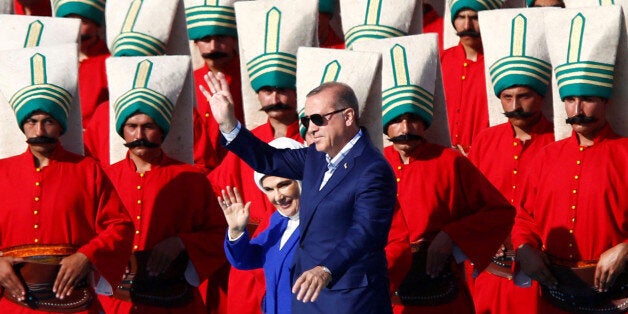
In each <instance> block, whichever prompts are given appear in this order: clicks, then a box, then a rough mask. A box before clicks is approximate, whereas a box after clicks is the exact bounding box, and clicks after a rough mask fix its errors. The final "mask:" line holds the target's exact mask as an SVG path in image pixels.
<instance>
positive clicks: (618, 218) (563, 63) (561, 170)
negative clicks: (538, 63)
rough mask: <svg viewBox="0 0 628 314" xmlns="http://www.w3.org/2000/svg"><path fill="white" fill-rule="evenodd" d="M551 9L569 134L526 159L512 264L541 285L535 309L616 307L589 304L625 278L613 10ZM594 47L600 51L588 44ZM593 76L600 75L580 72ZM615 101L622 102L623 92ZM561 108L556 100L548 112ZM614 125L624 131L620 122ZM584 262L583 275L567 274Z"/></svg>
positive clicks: (549, 29)
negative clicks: (578, 278) (613, 114)
mask: <svg viewBox="0 0 628 314" xmlns="http://www.w3.org/2000/svg"><path fill="white" fill-rule="evenodd" d="M555 12H556V13H553V14H552V15H551V20H546V25H545V26H546V27H545V31H546V34H547V39H548V41H547V42H548V45H549V49H550V56H551V59H552V64H553V65H554V71H555V73H556V80H557V82H559V83H558V87H559V93H560V97H561V99H562V100H563V101H564V110H565V112H566V114H567V117H568V118H567V120H566V123H567V124H570V125H571V129H572V134H571V136H569V137H567V138H565V139H562V140H560V141H557V142H555V143H553V144H550V145H548V146H546V147H545V148H544V149H542V150H541V151H540V152H539V153H538V154H537V156H535V158H534V159H533V160H532V162H531V163H530V168H529V170H528V174H527V175H526V178H525V179H524V184H523V186H522V189H523V190H522V194H521V195H522V197H521V200H520V202H519V206H520V208H518V211H517V217H516V219H515V226H514V227H513V231H512V243H513V246H514V247H515V248H516V249H517V251H516V260H517V262H518V265H517V266H518V267H520V269H521V270H522V271H523V273H525V274H527V275H529V276H530V277H531V278H532V279H534V280H536V281H538V283H539V286H541V287H542V289H541V290H542V294H543V298H541V299H540V301H539V304H538V309H537V311H538V313H565V311H564V310H570V311H572V312H573V311H583V310H587V311H591V312H593V310H598V311H600V312H601V311H611V310H612V311H617V312H619V311H621V312H624V311H625V310H626V308H625V305H624V304H622V305H621V306H620V307H619V308H616V307H615V306H612V305H610V304H608V303H609V302H599V303H598V302H591V303H589V302H588V301H589V300H590V298H592V297H595V298H600V299H602V300H605V301H608V299H609V296H608V295H607V294H604V293H605V292H609V291H610V292H613V291H614V290H619V289H621V291H623V289H624V287H625V285H626V282H621V281H619V280H616V279H617V278H618V277H619V276H620V275H622V274H624V272H625V263H626V258H627V257H628V243H627V235H628V229H627V227H626V226H627V225H628V221H627V220H626V212H627V210H628V194H627V193H625V191H626V177H627V176H628V166H627V164H626V162H625V161H626V156H627V155H628V139H627V138H625V137H622V136H620V135H618V134H617V133H615V131H614V130H613V127H611V125H610V124H609V123H608V122H607V118H606V113H607V112H608V110H609V106H610V104H609V97H610V96H611V91H612V88H613V75H614V72H613V71H614V62H615V60H616V49H617V43H618V38H619V30H620V27H619V25H620V23H621V19H620V18H619V17H620V15H621V11H620V8H618V7H612V6H609V7H595V8H580V9H577V10H576V9H566V10H555ZM607 26H608V27H607ZM600 45H602V46H603V47H605V48H606V49H604V50H599V49H595V48H594V47H600ZM565 48H567V50H568V51H565ZM576 56H577V58H576ZM591 65H594V67H591ZM574 69H577V71H576V72H574V71H573V70H574ZM593 76H595V77H599V78H600V80H599V81H594V80H591V79H588V78H590V77H593ZM614 105H619V106H624V105H625V100H623V102H617V103H615V104H614ZM559 110H562V109H559V108H557V107H555V108H554V115H555V116H556V115H557V113H558V112H559ZM555 124H556V122H555ZM563 125H564V124H561V125H560V126H563ZM616 127H619V128H624V130H623V131H625V125H618V126H616ZM557 129H558V127H557ZM557 131H558V130H557ZM556 134H557V136H558V134H561V133H560V132H557V133H556ZM587 266H588V268H587ZM587 269H589V270H590V273H589V274H590V279H591V282H588V280H586V279H583V280H585V281H584V282H573V281H568V280H566V279H565V274H572V273H574V272H575V273H580V274H582V273H586V272H587ZM624 275H625V274H624ZM584 278H586V277H584ZM515 279H517V277H516V278H515ZM577 284H582V285H584V286H585V287H587V289H586V290H587V292H588V293H587V294H588V295H587V294H580V293H577V292H576V293H577V294H578V296H574V294H575V293H574V290H573V289H574V286H573V285H577ZM590 287H594V288H595V290H592V289H590ZM596 291H597V292H596ZM598 292H599V293H598ZM592 294H596V295H593V296H592ZM611 297H612V296H611Z"/></svg>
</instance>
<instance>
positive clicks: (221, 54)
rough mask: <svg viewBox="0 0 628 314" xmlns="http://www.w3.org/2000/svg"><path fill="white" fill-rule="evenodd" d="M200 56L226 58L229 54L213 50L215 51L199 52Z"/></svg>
mask: <svg viewBox="0 0 628 314" xmlns="http://www.w3.org/2000/svg"><path fill="white" fill-rule="evenodd" d="M201 56H202V57H203V59H212V60H216V59H220V58H226V57H228V56H229V55H228V54H227V53H225V52H221V51H215V52H207V53H203V54H201Z"/></svg>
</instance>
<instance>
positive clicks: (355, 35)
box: [345, 25, 407, 49]
mask: <svg viewBox="0 0 628 314" xmlns="http://www.w3.org/2000/svg"><path fill="white" fill-rule="evenodd" d="M406 35H407V34H406V32H403V31H400V30H398V29H396V28H394V27H390V26H386V25H358V26H355V27H352V28H351V29H349V31H348V32H347V33H346V34H345V43H346V45H347V49H351V45H353V43H355V42H357V41H359V40H363V39H384V38H392V37H401V36H406Z"/></svg>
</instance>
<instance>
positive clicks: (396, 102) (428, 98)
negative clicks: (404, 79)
mask: <svg viewBox="0 0 628 314" xmlns="http://www.w3.org/2000/svg"><path fill="white" fill-rule="evenodd" d="M382 104H383V105H382V124H383V126H384V131H386V127H387V126H388V124H389V123H390V122H391V121H392V120H394V119H395V118H397V117H398V116H400V115H403V114H406V113H411V114H416V115H418V116H419V117H420V118H421V120H423V122H424V123H425V127H426V128H428V127H429V126H430V125H431V124H432V120H433V118H434V95H432V94H431V93H430V92H428V91H426V90H425V89H423V88H422V87H420V86H417V85H405V86H395V87H392V88H389V89H387V90H385V91H384V92H383V93H382Z"/></svg>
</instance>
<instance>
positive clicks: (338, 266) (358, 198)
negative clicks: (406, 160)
mask: <svg viewBox="0 0 628 314" xmlns="http://www.w3.org/2000/svg"><path fill="white" fill-rule="evenodd" d="M354 149H355V147H354ZM361 166H364V165H358V164H356V165H355V167H361ZM360 174H361V175H360V176H359V177H358V178H355V181H353V182H352V184H353V183H354V184H355V191H356V192H355V200H354V204H353V219H352V220H351V222H350V226H349V228H348V229H347V232H346V235H345V237H344V239H342V240H341V241H340V242H339V243H338V244H337V245H336V246H335V248H334V249H333V250H332V251H331V252H330V253H329V254H328V255H327V256H326V257H325V258H324V259H323V260H322V262H321V265H324V266H326V267H328V268H329V270H330V271H331V273H332V277H333V280H332V282H331V283H330V287H331V286H333V285H334V284H335V283H336V282H337V280H339V279H340V278H341V277H342V276H343V275H344V274H345V272H346V271H347V269H349V268H350V267H352V266H353V265H355V264H356V263H357V262H358V261H360V260H361V259H364V258H365V257H368V256H373V255H374V254H379V252H381V254H382V258H383V259H385V255H384V254H383V253H384V252H383V251H384V247H385V246H386V241H387V239H388V232H389V231H390V224H391V222H392V216H393V211H394V206H395V200H396V192H397V186H396V182H395V180H394V175H393V172H392V169H390V166H389V165H388V163H387V162H386V161H385V160H384V159H383V158H382V159H381V162H371V163H369V164H368V165H367V166H366V167H365V168H363V170H360ZM384 262H385V261H384ZM366 267H369V266H366Z"/></svg>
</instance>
